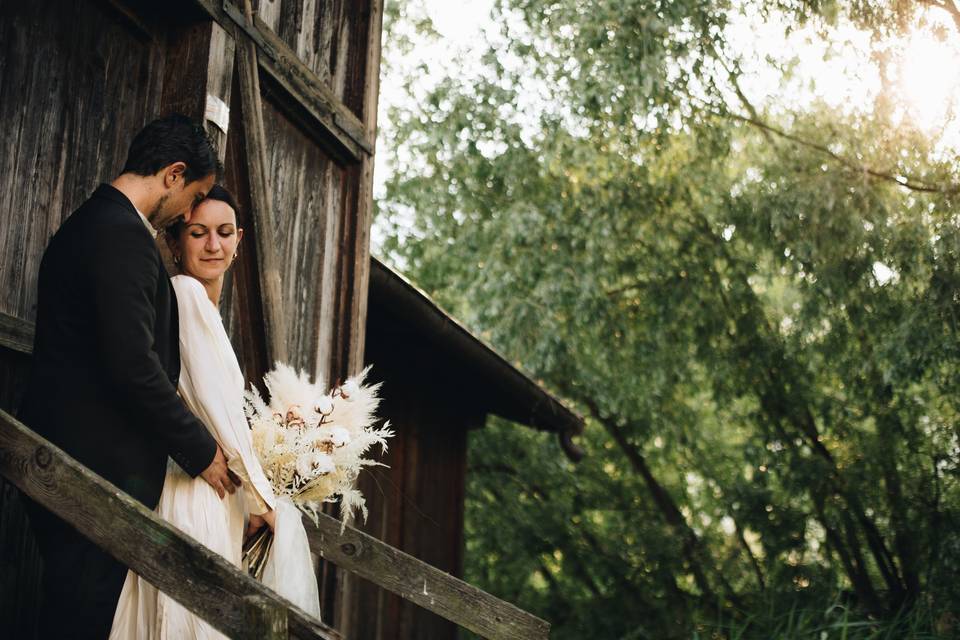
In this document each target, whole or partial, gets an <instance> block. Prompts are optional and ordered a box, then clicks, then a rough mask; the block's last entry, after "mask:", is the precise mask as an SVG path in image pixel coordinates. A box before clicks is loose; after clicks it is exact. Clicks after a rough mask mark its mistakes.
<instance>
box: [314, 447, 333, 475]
mask: <svg viewBox="0 0 960 640" xmlns="http://www.w3.org/2000/svg"><path fill="white" fill-rule="evenodd" d="M313 468H314V469H315V471H316V473H318V474H324V473H333V472H334V471H336V470H337V465H336V464H334V462H333V458H331V457H330V456H328V455H327V454H325V453H319V452H318V453H314V454H313Z"/></svg>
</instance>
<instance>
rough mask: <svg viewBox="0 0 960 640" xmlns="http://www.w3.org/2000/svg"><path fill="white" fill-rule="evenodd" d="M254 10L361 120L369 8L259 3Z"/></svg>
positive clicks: (329, 2)
mask: <svg viewBox="0 0 960 640" xmlns="http://www.w3.org/2000/svg"><path fill="white" fill-rule="evenodd" d="M254 5H255V9H256V10H257V12H258V15H259V16H260V18H261V19H262V20H263V21H264V22H265V23H266V24H267V25H268V26H269V27H270V28H271V29H272V30H273V31H274V33H276V34H277V35H278V36H280V38H282V39H283V40H284V41H285V42H286V43H287V44H288V45H290V47H291V48H292V49H293V50H294V51H296V52H297V56H298V57H299V58H300V60H302V61H303V62H304V63H305V64H306V65H307V66H308V67H309V68H310V69H311V70H312V71H313V72H314V73H315V74H316V75H317V77H318V78H320V80H321V81H322V82H324V83H325V84H327V85H328V86H329V87H330V88H331V89H332V90H333V93H334V95H336V96H337V98H339V99H340V101H341V102H343V103H344V104H345V105H346V106H347V107H348V108H349V109H350V110H351V111H353V112H354V114H356V115H357V117H358V118H360V119H361V120H362V119H363V108H364V106H363V98H364V96H363V87H364V80H365V78H364V75H365V64H366V55H367V46H368V43H367V29H368V28H369V24H370V3H369V2H359V1H357V0H259V1H258V2H255V3H254ZM374 108H376V106H375V105H374Z"/></svg>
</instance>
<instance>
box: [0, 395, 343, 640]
mask: <svg viewBox="0 0 960 640" xmlns="http://www.w3.org/2000/svg"><path fill="white" fill-rule="evenodd" d="M0 474H2V475H3V476H5V477H6V478H7V479H8V480H9V481H10V482H12V483H13V484H15V485H16V486H17V487H18V488H19V489H20V490H21V491H23V492H24V493H25V494H27V495H28V496H30V497H31V498H33V499H34V500H35V501H37V502H39V503H40V504H42V505H44V506H45V507H47V508H48V509H50V510H51V511H52V512H54V513H56V514H57V515H58V516H60V517H61V518H63V519H64V520H66V521H67V522H68V523H70V524H71V525H73V526H74V527H76V529H77V530H78V531H80V532H81V533H83V535H85V536H86V537H88V538H90V540H92V541H93V542H95V543H96V544H97V545H99V546H100V547H102V548H103V549H105V550H106V551H108V552H109V553H110V554H111V555H112V556H114V557H115V558H116V559H117V560H119V561H120V562H122V563H124V564H125V565H127V566H128V567H130V568H131V569H133V570H134V571H135V572H137V573H138V574H139V575H141V576H143V577H144V578H146V579H147V580H149V581H150V582H151V583H152V584H154V585H155V586H156V587H158V588H159V589H160V590H161V591H163V592H164V593H166V594H168V595H170V596H171V597H172V598H173V599H175V600H176V601H177V602H179V603H180V604H182V605H183V606H184V607H186V608H187V609H189V610H190V611H192V612H194V613H196V614H197V615H199V616H200V617H202V618H203V619H205V620H207V621H208V622H209V623H210V624H212V625H213V626H214V627H216V628H217V629H219V630H220V631H222V632H223V633H225V634H227V635H228V636H230V637H231V638H235V639H248V638H249V639H250V640H255V639H259V638H266V639H269V640H274V639H280V638H287V637H294V638H302V639H307V638H322V639H324V640H333V639H338V638H340V634H338V633H337V632H336V631H335V630H334V629H333V628H331V627H329V626H328V625H326V624H324V623H322V622H320V621H319V620H317V619H315V618H313V617H311V616H310V615H309V614H307V613H306V612H304V611H302V610H300V609H299V608H297V607H296V606H294V605H293V604H292V603H290V602H288V601H287V600H284V599H283V598H281V597H280V596H278V595H277V594H276V593H274V592H273V591H271V590H270V589H268V588H266V587H265V586H263V585H262V584H260V583H259V582H257V581H256V580H254V579H253V578H251V577H249V576H248V575H246V574H245V573H243V572H241V571H239V570H238V569H237V568H236V567H234V566H233V565H231V564H230V563H229V562H227V560H226V559H225V558H223V557H222V556H220V555H217V554H216V553H214V552H213V551H211V550H210V549H208V548H207V547H205V546H203V545H202V544H200V543H199V542H197V541H196V540H194V539H193V538H191V537H190V536H187V535H186V534H184V533H181V532H180V531H179V530H178V529H176V528H175V527H174V526H173V525H171V524H170V523H168V522H166V521H165V520H163V519H161V518H160V517H158V516H157V514H155V513H154V512H153V511H151V510H150V509H147V508H146V507H145V506H143V505H142V504H141V503H140V502H138V501H136V500H134V499H133V498H131V497H130V496H128V495H127V494H125V493H124V492H122V491H120V490H119V489H117V488H116V487H115V486H113V485H112V484H110V483H109V482H107V481H106V480H104V479H103V478H101V477H100V476H98V475H97V474H95V473H93V472H92V471H90V470H89V469H87V468H86V467H84V466H83V465H81V464H80V463H79V462H77V461H76V460H74V459H73V458H71V457H70V456H69V455H67V454H66V453H64V452H63V451H62V450H61V449H59V448H57V447H56V446H54V445H53V444H51V443H50V442H49V441H47V440H45V439H43V438H42V437H40V436H39V435H37V434H36V433H34V432H33V431H31V430H30V429H28V428H27V427H26V426H25V425H23V424H22V423H20V422H19V421H18V420H16V419H15V418H13V417H12V416H11V415H10V414H8V413H6V412H5V411H2V410H0Z"/></svg>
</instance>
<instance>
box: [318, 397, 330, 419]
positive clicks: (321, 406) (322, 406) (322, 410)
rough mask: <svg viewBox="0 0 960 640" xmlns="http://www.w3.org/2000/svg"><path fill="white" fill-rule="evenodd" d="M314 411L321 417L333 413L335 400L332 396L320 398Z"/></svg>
mask: <svg viewBox="0 0 960 640" xmlns="http://www.w3.org/2000/svg"><path fill="white" fill-rule="evenodd" d="M313 410H314V411H316V412H317V413H319V414H320V415H323V416H326V415H330V414H331V413H332V412H333V400H331V399H330V396H320V397H319V398H318V399H317V401H316V403H315V404H314V406H313Z"/></svg>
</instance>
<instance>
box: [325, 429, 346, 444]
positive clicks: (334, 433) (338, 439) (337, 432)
mask: <svg viewBox="0 0 960 640" xmlns="http://www.w3.org/2000/svg"><path fill="white" fill-rule="evenodd" d="M330 440H331V441H332V442H333V446H335V447H342V446H343V445H345V444H349V442H350V432H349V431H347V430H346V429H344V428H343V427H331V428H330Z"/></svg>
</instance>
